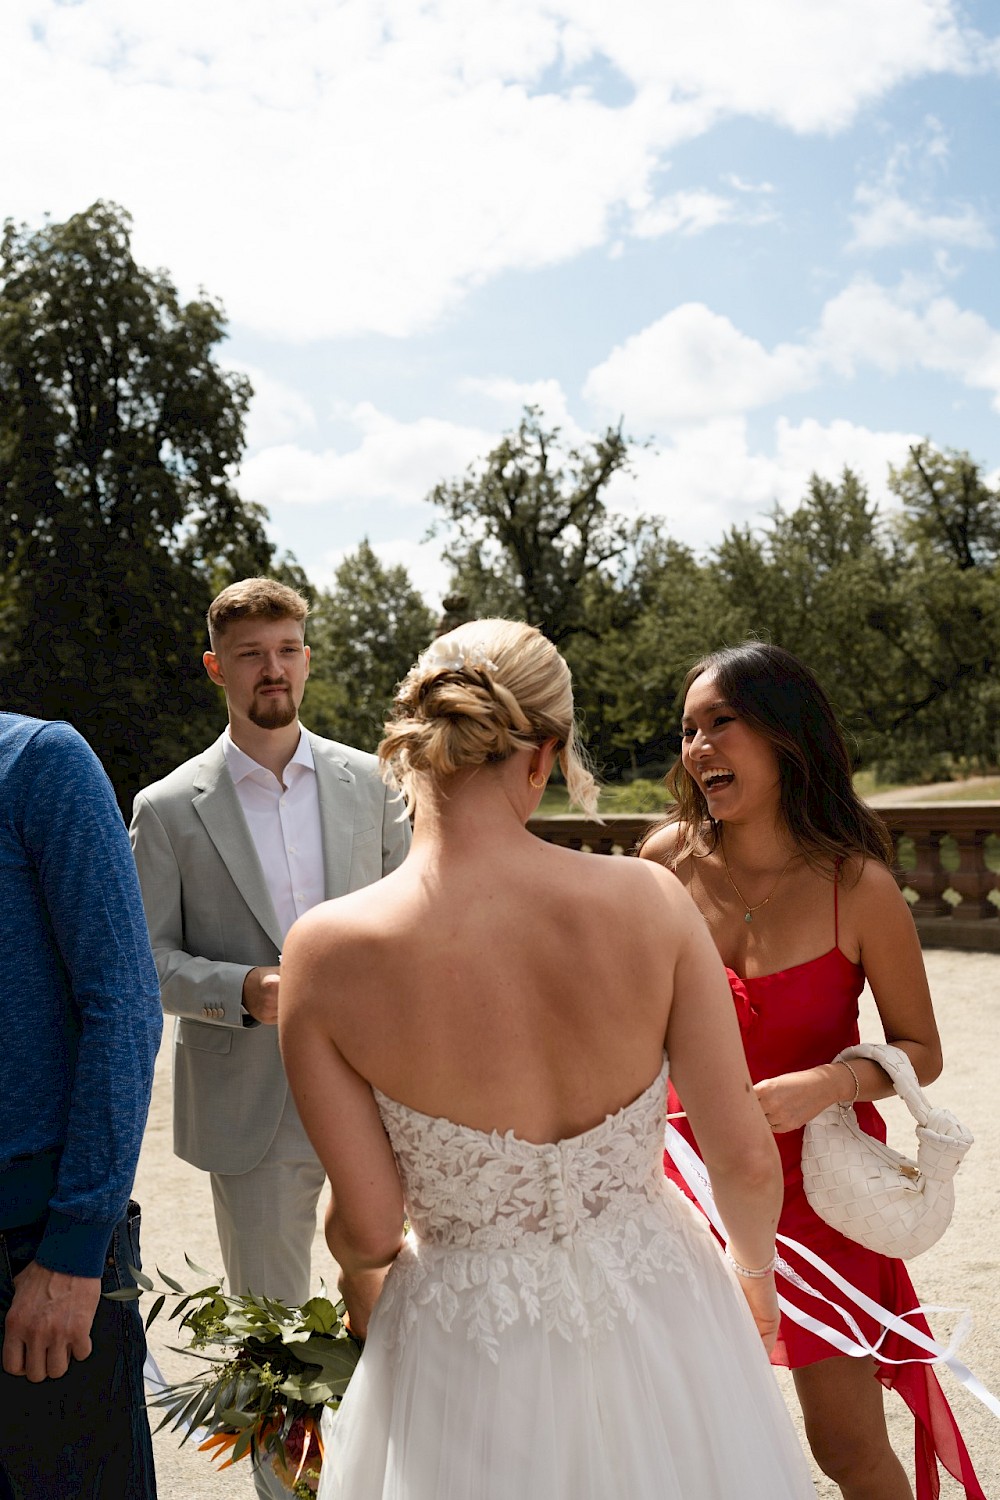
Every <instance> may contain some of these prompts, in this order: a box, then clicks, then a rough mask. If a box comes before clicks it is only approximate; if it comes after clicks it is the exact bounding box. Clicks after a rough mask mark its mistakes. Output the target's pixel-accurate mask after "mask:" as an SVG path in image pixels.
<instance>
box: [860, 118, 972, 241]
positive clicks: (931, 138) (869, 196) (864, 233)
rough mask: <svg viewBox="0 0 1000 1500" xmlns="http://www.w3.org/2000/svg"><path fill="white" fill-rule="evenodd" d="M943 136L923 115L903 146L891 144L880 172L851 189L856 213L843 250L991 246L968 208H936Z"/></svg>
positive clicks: (945, 151) (946, 152)
mask: <svg viewBox="0 0 1000 1500" xmlns="http://www.w3.org/2000/svg"><path fill="white" fill-rule="evenodd" d="M950 154H951V153H950V142H949V139H948V134H947V132H946V130H945V128H944V126H943V125H942V123H941V121H940V120H939V119H937V118H936V116H934V115H927V116H926V117H925V118H924V120H923V122H922V124H921V125H920V126H919V127H918V128H917V129H916V130H915V131H914V133H913V134H912V135H911V136H910V137H908V138H907V139H905V140H895V141H893V143H892V145H891V148H890V150H889V153H888V156H887V158H886V160H885V163H884V165H883V167H882V169H881V172H880V173H878V174H876V175H875V176H874V177H872V178H871V179H870V180H868V181H866V182H862V183H860V184H859V185H858V187H857V188H856V189H855V193H854V201H855V204H856V205H857V212H855V213H853V214H852V215H851V223H852V225H853V226H854V237H853V239H852V240H851V242H850V244H849V245H848V247H847V248H848V250H852V251H855V252H858V251H868V250H885V249H888V248H890V247H892V246H894V245H913V244H917V243H919V242H921V241H929V242H930V243H931V244H932V245H934V246H935V247H937V249H938V250H939V251H941V250H944V249H945V248H947V247H948V246H953V245H960V246H961V247H962V248H964V249H967V250H989V249H991V248H992V246H993V243H994V240H993V235H992V233H991V231H990V229H989V226H988V224H987V223H986V220H985V219H984V218H983V216H982V214H981V213H980V212H979V211H978V210H977V209H976V208H974V207H973V206H972V205H971V204H968V203H948V204H947V205H944V204H940V203H939V202H938V183H939V181H940V180H941V179H942V176H943V174H944V173H945V172H946V171H947V167H948V160H949V156H950Z"/></svg>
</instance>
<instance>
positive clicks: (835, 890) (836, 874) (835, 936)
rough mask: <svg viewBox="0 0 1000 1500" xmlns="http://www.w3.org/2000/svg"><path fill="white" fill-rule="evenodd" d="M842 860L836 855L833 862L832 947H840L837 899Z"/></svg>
mask: <svg viewBox="0 0 1000 1500" xmlns="http://www.w3.org/2000/svg"><path fill="white" fill-rule="evenodd" d="M842 864H843V860H842V859H841V858H840V856H839V855H838V856H837V858H836V859H835V860H834V862H833V946H834V947H835V948H839V947H840V912H839V909H838V901H837V897H838V894H839V892H840V867H841V865H842Z"/></svg>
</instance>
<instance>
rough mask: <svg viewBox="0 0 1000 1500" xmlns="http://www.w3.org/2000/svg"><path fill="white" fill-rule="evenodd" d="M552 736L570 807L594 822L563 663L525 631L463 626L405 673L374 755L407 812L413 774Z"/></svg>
mask: <svg viewBox="0 0 1000 1500" xmlns="http://www.w3.org/2000/svg"><path fill="white" fill-rule="evenodd" d="M550 739H554V740H557V741H558V744H559V765H560V767H561V769H562V773H563V776H564V777H565V779H566V786H567V789H568V791H569V796H570V800H571V802H573V803H575V805H576V806H577V807H579V808H580V809H581V810H582V811H583V812H585V813H587V814H588V815H589V816H591V817H593V816H595V815H596V812H597V795H598V792H597V783H596V782H595V780H594V777H593V775H592V774H591V772H590V769H589V767H588V766H587V764H586V757H585V753H584V752H583V750H582V748H581V747H580V746H579V744H578V742H577V736H576V726H575V723H574V717H573V685H572V679H571V677H570V670H569V667H568V666H567V665H566V663H565V661H564V660H563V658H562V657H561V656H560V654H559V652H558V651H557V650H556V648H555V646H554V645H553V644H552V642H551V641H550V640H548V639H547V638H546V637H545V636H544V635H542V633H541V631H540V630H536V629H535V627H534V626H533V625H522V624H519V623H518V622H516V621H514V620H470V621H468V622H467V623H466V624H464V625H459V626H458V628H457V629H456V630H450V631H448V633H447V635H442V636H439V637H438V639H437V640H436V641H434V643H433V644H432V645H431V646H430V647H428V649H427V650H426V651H425V652H424V653H423V655H422V656H421V657H420V658H419V660H418V661H417V663H416V664H415V666H413V667H411V669H410V671H409V672H408V673H407V674H406V676H405V677H404V679H403V681H402V682H401V683H400V685H399V687H398V688H397V690H396V697H395V699H394V701H393V706H392V710H391V714H390V717H389V720H388V722H387V723H386V726H385V733H384V737H383V739H382V743H381V745H380V746H379V749H378V755H379V760H380V761H381V762H382V769H383V775H384V776H385V778H386V780H387V781H390V782H391V783H393V784H395V785H396V786H398V787H400V788H401V789H402V792H403V795H404V797H405V798H406V806H407V810H408V811H410V810H412V808H413V807H414V805H415V803H416V799H417V785H418V783H419V781H420V779H421V778H429V779H431V780H435V781H439V780H442V779H443V778H445V777H448V776H451V775H453V774H454V773H455V772H456V771H459V770H462V769H463V768H465V767H467V766H480V765H487V764H490V763H491V762H496V761H504V760H507V759H508V757H509V756H511V755H513V754H514V753H515V752H516V751H518V750H531V749H534V748H535V747H536V746H538V745H541V744H543V743H544V741H545V740H550Z"/></svg>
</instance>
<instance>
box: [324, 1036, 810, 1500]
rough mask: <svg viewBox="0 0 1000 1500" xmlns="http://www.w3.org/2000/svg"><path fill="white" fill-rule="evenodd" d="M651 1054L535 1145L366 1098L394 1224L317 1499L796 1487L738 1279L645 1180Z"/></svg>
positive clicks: (423, 1499)
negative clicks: (594, 1117)
mask: <svg viewBox="0 0 1000 1500" xmlns="http://www.w3.org/2000/svg"><path fill="white" fill-rule="evenodd" d="M666 1077H667V1067H666V1061H664V1065H663V1067H662V1069H661V1070H660V1072H659V1074H658V1075H657V1077H656V1078H654V1080H653V1082H652V1083H651V1084H650V1085H649V1087H648V1088H647V1089H645V1090H644V1091H643V1093H642V1094H640V1095H639V1097H638V1099H636V1100H634V1101H633V1103H631V1104H629V1105H627V1106H626V1107H625V1108H624V1109H621V1110H619V1111H618V1113H617V1114H614V1115H609V1116H608V1117H607V1119H605V1120H604V1122H603V1123H602V1124H600V1125H596V1126H594V1128H593V1129H591V1130H587V1131H585V1132H584V1133H583V1134H582V1135H578V1136H573V1137H572V1138H570V1139H568V1140H563V1141H559V1142H558V1143H556V1144H553V1145H532V1144H530V1143H529V1142H527V1141H523V1140H520V1139H519V1138H518V1137H517V1136H515V1135H513V1134H512V1133H511V1132H507V1134H505V1135H499V1134H497V1133H495V1132H494V1133H493V1134H485V1133H483V1132H482V1131H479V1130H473V1129H471V1128H470V1127H468V1126H466V1125H456V1124H453V1123H452V1122H450V1121H448V1120H445V1119H436V1118H432V1117H431V1116H429V1115H424V1114H420V1113H419V1112H418V1111H417V1110H413V1109H409V1108H408V1107H406V1106H405V1105H402V1104H399V1103H397V1102H396V1101H395V1100H393V1099H390V1098H388V1097H387V1096H386V1095H384V1094H381V1093H379V1092H378V1090H376V1091H375V1097H376V1099H377V1101H378V1106H379V1110H380V1111H381V1115H382V1119H383V1122H384V1124H385V1127H386V1130H387V1131H388V1133H389V1137H390V1139H391V1141H392V1145H393V1149H394V1151H395V1153H396V1160H397V1162H398V1163H399V1170H400V1174H401V1176H402V1180H403V1188H404V1192H405V1198H406V1207H407V1213H408V1216H409V1220H410V1225H411V1230H410V1233H409V1235H408V1236H407V1240H406V1243H405V1245H404V1247H403V1250H402V1251H401V1253H400V1255H399V1257H398V1259H397V1260H396V1262H395V1264H394V1265H393V1267H392V1269H391V1270H390V1272H389V1275H388V1277H387V1279H386V1283H385V1287H384V1289H383V1292H382V1296H381V1298H380V1300H379V1302H378V1305H377V1307H376V1309H375V1313H374V1315H373V1317H372V1320H371V1324H370V1328H369V1335H368V1341H367V1344H366V1346H365V1352H364V1357H363V1359H362V1360H361V1362H360V1364H359V1366H358V1368H357V1372H356V1373H355V1376H354V1379H353V1381H352V1383H351V1386H350V1389H349V1391H348V1393H347V1395H346V1397H345V1398H344V1401H343V1404H342V1406H341V1408H340V1411H339V1413H338V1414H337V1415H335V1416H331V1415H330V1414H327V1417H326V1419H325V1423H324V1426H325V1432H324V1438H325V1445H326V1457H325V1460H324V1463H323V1471H322V1478H321V1481H320V1488H319V1496H320V1500H806V1497H809V1496H812V1497H814V1496H815V1491H814V1489H813V1486H812V1483H811V1480H810V1478H809V1471H808V1469H807V1466H806V1463H805V1459H804V1457H803V1455H802V1452H801V1450H800V1448H799V1445H798V1443H797V1441H796V1438H795V1434H794V1431H793V1428H792V1425H791V1421H790V1419H789V1416H788V1413H787V1411H786V1410H785V1406H784V1403H783V1400H782V1397H781V1394H780V1392H779V1390H778V1388H777V1385H776V1383H775V1381H774V1378H773V1376H772V1373H771V1369H770V1366H769V1364H768V1362H767V1358H766V1356H765V1354H764V1350H763V1347H762V1345H761V1342H760V1338H759V1337H758V1334H757V1331H756V1329H755V1327H754V1324H753V1320H752V1319H751V1317H750V1314H749V1311H748V1309H747V1306H746V1303H745V1302H744V1300H743V1297H742V1294H741V1293H740V1291H739V1289H738V1286H737V1285H736V1281H735V1277H734V1276H733V1274H732V1272H731V1271H730V1270H729V1269H728V1268H727V1266H726V1265H725V1262H724V1261H723V1259H722V1257H721V1255H720V1253H719V1250H718V1248H717V1246H716V1244H715V1242H714V1241H713V1239H712V1237H711V1235H710V1233H709V1230H708V1228H707V1226H706V1224H705V1222H704V1220H703V1219H702V1218H701V1217H700V1216H699V1215H698V1214H697V1212H696V1210H695V1209H693V1208H692V1207H691V1206H690V1205H689V1204H688V1203H687V1201H686V1200H685V1199H684V1198H683V1197H682V1196H681V1194H680V1193H679V1192H678V1191H677V1190H676V1189H675V1188H674V1187H673V1186H672V1185H671V1184H670V1183H669V1182H667V1181H666V1179H665V1178H664V1175H663V1162H662V1153H663V1127H664V1114H665V1096H666Z"/></svg>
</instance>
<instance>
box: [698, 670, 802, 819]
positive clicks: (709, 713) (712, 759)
mask: <svg viewBox="0 0 1000 1500" xmlns="http://www.w3.org/2000/svg"><path fill="white" fill-rule="evenodd" d="M681 736H682V744H681V760H682V762H683V764H684V769H685V770H686V771H687V773H688V775H689V776H690V777H691V779H692V781H693V782H694V784H695V786H696V787H697V788H698V790H699V791H700V792H701V794H702V796H703V797H704V799H705V803H706V805H707V807H708V812H709V816H710V817H712V818H714V819H715V820H716V821H717V822H718V821H725V822H734V821H744V820H745V819H747V818H752V817H755V816H758V815H760V814H763V813H767V814H769V815H771V816H773V815H774V813H775V812H776V810H777V809H778V807H779V805H780V801H781V780H780V774H779V767H778V756H777V753H776V751H775V749H774V747H773V745H771V743H770V741H769V740H767V739H765V738H764V736H763V735H761V734H758V733H757V732H756V730H753V729H751V728H750V727H749V725H748V724H747V723H746V722H745V721H744V720H743V719H742V718H741V717H740V715H739V713H738V712H737V710H736V709H735V708H733V707H732V705H731V704H729V703H727V702H726V701H725V698H724V697H723V695H722V692H721V690H720V689H719V686H718V684H717V682H716V680H715V678H714V677H713V676H711V675H709V673H707V672H706V673H703V674H702V675H701V676H700V677H696V678H695V680H694V682H693V683H692V684H691V686H690V688H689V689H688V693H687V697H686V698H685V699H684V716H683V719H682V720H681Z"/></svg>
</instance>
